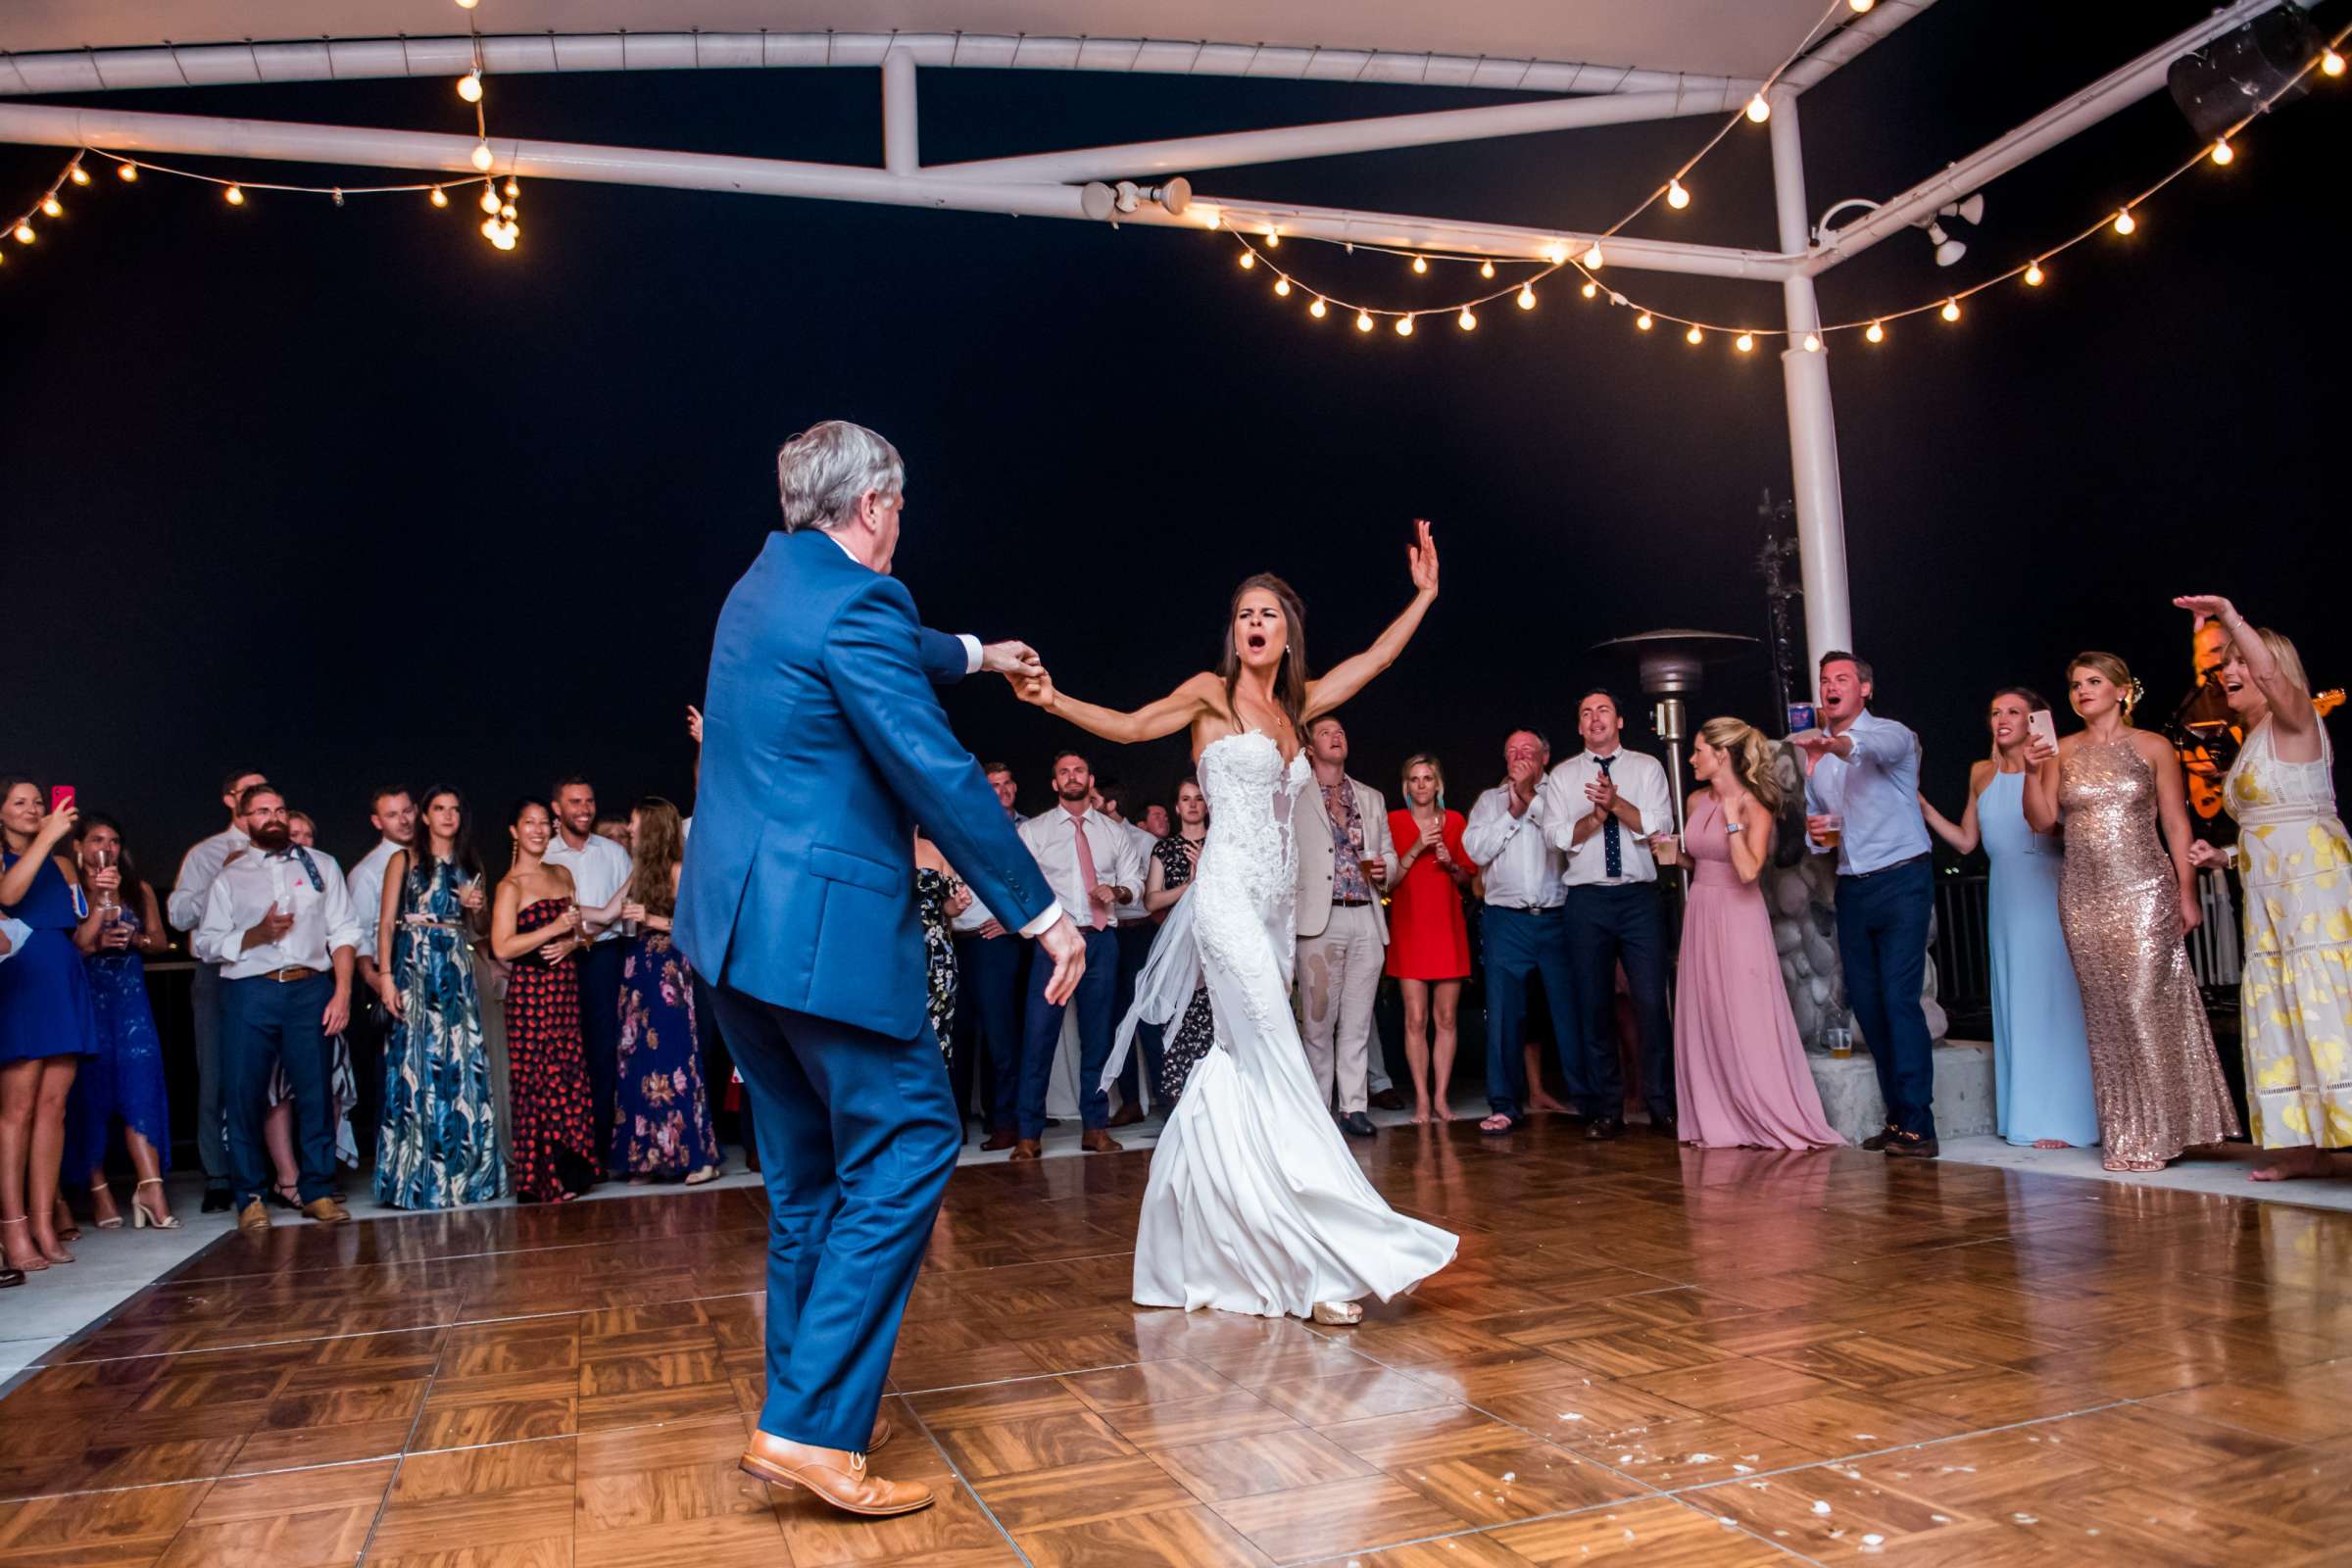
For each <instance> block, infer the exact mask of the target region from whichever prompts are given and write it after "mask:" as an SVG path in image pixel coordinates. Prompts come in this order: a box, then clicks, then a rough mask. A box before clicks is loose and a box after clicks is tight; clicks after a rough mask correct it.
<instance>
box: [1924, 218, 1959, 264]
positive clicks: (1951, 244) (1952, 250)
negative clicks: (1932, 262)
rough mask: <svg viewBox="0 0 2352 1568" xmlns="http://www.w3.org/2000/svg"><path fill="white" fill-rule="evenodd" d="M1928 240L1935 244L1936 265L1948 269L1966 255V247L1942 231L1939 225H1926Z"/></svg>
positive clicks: (1941, 226)
mask: <svg viewBox="0 0 2352 1568" xmlns="http://www.w3.org/2000/svg"><path fill="white" fill-rule="evenodd" d="M1928 238H1929V239H1931V240H1933V241H1935V243H1936V266H1937V267H1949V266H1951V265H1952V264H1953V263H1954V262H1956V261H1958V260H1959V259H1960V258H1961V257H1963V256H1966V255H1967V254H1968V246H1967V245H1966V244H1965V243H1964V242H1962V241H1960V240H1956V239H1954V238H1952V236H1951V235H1949V234H1946V233H1945V232H1944V231H1943V225H1942V224H1941V223H1930V224H1929V225H1928Z"/></svg>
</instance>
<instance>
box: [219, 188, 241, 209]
mask: <svg viewBox="0 0 2352 1568" xmlns="http://www.w3.org/2000/svg"><path fill="white" fill-rule="evenodd" d="M221 200H222V201H225V202H227V203H228V205H229V206H231V207H242V206H244V205H245V192H244V190H243V189H242V188H241V187H239V186H236V185H231V186H229V187H228V189H226V190H224V191H222V192H221Z"/></svg>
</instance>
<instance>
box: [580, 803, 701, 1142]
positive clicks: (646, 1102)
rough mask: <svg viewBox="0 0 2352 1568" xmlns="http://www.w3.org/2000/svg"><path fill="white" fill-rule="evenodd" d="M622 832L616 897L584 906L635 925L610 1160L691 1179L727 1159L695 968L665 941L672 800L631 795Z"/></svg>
mask: <svg viewBox="0 0 2352 1568" xmlns="http://www.w3.org/2000/svg"><path fill="white" fill-rule="evenodd" d="M629 842H630V843H631V844H632V845H633V846H634V847H635V848H634V854H633V856H632V862H633V866H632V869H631V871H630V874H629V884H628V886H627V887H625V888H623V889H622V890H621V894H620V907H619V908H618V909H616V910H595V911H592V913H591V918H593V919H597V920H599V921H600V922H601V921H603V920H605V919H608V918H611V917H612V916H613V915H617V916H618V917H619V918H620V919H622V920H625V921H627V922H629V923H630V924H631V925H632V926H633V927H634V928H635V930H636V935H635V936H634V937H633V938H631V940H630V943H629V951H628V954H627V956H625V957H624V958H623V959H622V960H621V970H620V1055H619V1064H618V1068H617V1070H616V1071H615V1072H614V1074H613V1077H614V1080H615V1087H616V1093H615V1095H614V1101H615V1106H616V1111H617V1113H616V1114H615V1115H614V1116H613V1168H614V1169H616V1170H625V1171H627V1172H628V1173H629V1181H630V1183H631V1184H632V1185H638V1184H642V1183H645V1182H649V1181H653V1180H656V1179H663V1180H675V1179H676V1178H678V1177H681V1176H683V1177H684V1178H685V1179H686V1183H687V1185H688V1186H697V1185H700V1184H701V1183H703V1182H707V1181H709V1180H711V1178H712V1177H713V1176H716V1175H717V1174H718V1173H719V1170H720V1169H721V1167H722V1165H723V1163H724V1161H723V1159H722V1156H721V1155H720V1153H719V1148H718V1135H717V1133H715V1132H714V1131H712V1129H711V1097H710V1095H709V1093H708V1092H707V1091H706V1090H705V1088H704V1086H703V1054H702V1048H701V1046H700V1044H699V1037H698V1036H697V1034H696V1026H697V1019H696V1018H695V1015H694V972H693V970H691V969H690V968H688V967H687V963H686V955H684V954H683V953H680V952H679V951H678V950H677V947H676V946H675V945H674V944H673V943H672V942H671V941H670V919H671V916H672V915H673V914H674V913H675V911H676V909H677V903H678V867H679V864H680V862H681V860H682V859H683V858H684V851H685V847H686V835H685V830H684V828H683V827H682V826H681V825H680V824H679V820H678V809H677V808H676V807H675V806H672V805H671V804H670V803H669V802H667V801H665V800H663V799H662V798H661V797H660V796H658V795H649V796H647V797H646V798H645V799H644V800H642V801H640V802H638V803H637V808H636V809H634V810H633V811H631V812H630V813H629Z"/></svg>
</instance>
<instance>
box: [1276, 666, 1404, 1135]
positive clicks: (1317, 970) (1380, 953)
mask: <svg viewBox="0 0 2352 1568" xmlns="http://www.w3.org/2000/svg"><path fill="white" fill-rule="evenodd" d="M1306 754H1307V758H1308V760H1310V761H1311V762H1312V763H1313V765H1314V769H1315V784H1316V786H1317V790H1316V794H1317V798H1318V799H1319V801H1320V802H1321V804H1322V807H1323V813H1322V818H1321V821H1320V823H1319V824H1316V823H1314V822H1312V821H1311V820H1310V819H1309V818H1307V817H1304V816H1302V817H1300V818H1299V834H1298V843H1299V896H1298V914H1299V927H1298V931H1299V962H1298V968H1297V978H1296V981H1295V984H1296V985H1297V987H1298V997H1299V1018H1300V1020H1301V1027H1300V1029H1299V1037H1300V1039H1301V1041H1302V1043H1303V1044H1304V1045H1305V1047H1306V1064H1307V1066H1308V1067H1309V1068H1310V1069H1312V1070H1313V1072H1314V1075H1315V1083H1316V1084H1317V1086H1318V1087H1320V1088H1321V1090H1322V1092H1323V1103H1324V1104H1325V1105H1326V1106H1327V1107H1329V1108H1330V1109H1331V1110H1332V1112H1333V1114H1334V1115H1336V1116H1337V1117H1338V1118H1339V1122H1340V1127H1341V1130H1342V1131H1344V1132H1346V1133H1348V1135H1349V1136H1350V1137H1355V1138H1369V1137H1371V1136H1372V1135H1373V1133H1374V1131H1375V1129H1374V1127H1373V1125H1372V1118H1371V1117H1370V1116H1368V1115H1366V1114H1365V1113H1364V1109H1365V1106H1366V1104H1367V1103H1369V1100H1370V1096H1371V1083H1370V1076H1369V1074H1370V1065H1369V1064H1370V1061H1371V1058H1372V1056H1373V1055H1374V1054H1376V1053H1375V1052H1374V1050H1373V1040H1372V1034H1373V1029H1372V1006H1373V1004H1374V1003H1375V1002H1377V1001H1378V1000H1379V998H1380V977H1381V974H1382V972H1383V971H1384V970H1385V969H1386V968H1387V966H1388V955H1389V918H1388V913H1387V911H1386V910H1384V909H1383V908H1381V907H1380V895H1381V890H1382V889H1384V888H1386V887H1388V886H1389V885H1390V884H1391V883H1393V882H1395V881H1396V880H1397V877H1398V876H1399V875H1401V874H1402V872H1401V869H1400V868H1399V867H1398V865H1397V849H1396V846H1395V845H1393V844H1392V843H1390V841H1389V809H1388V803H1387V802H1385V801H1383V800H1382V799H1381V794H1380V791H1378V790H1376V789H1374V788H1372V786H1370V785H1369V784H1365V783H1362V782H1360V781H1359V780H1356V779H1352V778H1349V777H1348V729H1347V726H1345V725H1344V724H1342V723H1341V722H1340V721H1339V719H1337V718H1336V717H1334V716H1333V715H1331V714H1329V713H1326V714H1324V715H1323V716H1322V717H1320V718H1318V719H1316V720H1315V721H1314V723H1313V724H1311V725H1309V726H1308V727H1307V732H1306ZM1318 829H1319V830H1318Z"/></svg>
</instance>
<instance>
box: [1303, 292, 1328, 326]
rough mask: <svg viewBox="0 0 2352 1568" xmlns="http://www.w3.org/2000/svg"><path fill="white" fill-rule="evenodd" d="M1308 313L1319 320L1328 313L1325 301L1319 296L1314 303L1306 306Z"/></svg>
mask: <svg viewBox="0 0 2352 1568" xmlns="http://www.w3.org/2000/svg"><path fill="white" fill-rule="evenodd" d="M1306 314H1307V315H1309V316H1311V317H1313V318H1314V319H1316V320H1318V321H1320V320H1321V319H1323V318H1324V316H1325V315H1326V314H1327V313H1326V311H1325V308H1324V305H1323V301H1322V300H1321V299H1320V298H1318V299H1317V300H1316V301H1315V303H1314V304H1312V305H1309V306H1308V307H1307V308H1306Z"/></svg>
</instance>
